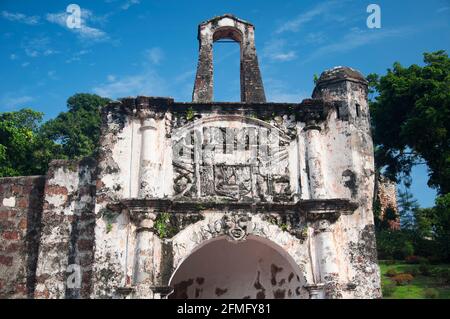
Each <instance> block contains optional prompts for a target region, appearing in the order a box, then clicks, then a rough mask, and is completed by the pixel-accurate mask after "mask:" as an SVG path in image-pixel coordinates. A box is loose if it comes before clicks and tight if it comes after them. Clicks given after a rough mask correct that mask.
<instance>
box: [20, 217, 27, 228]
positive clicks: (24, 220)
mask: <svg viewBox="0 0 450 319" xmlns="http://www.w3.org/2000/svg"><path fill="white" fill-rule="evenodd" d="M27 226H28V222H27V219H26V218H22V219H21V220H20V222H19V228H20V229H23V230H25V229H27Z"/></svg>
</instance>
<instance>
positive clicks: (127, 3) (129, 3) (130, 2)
mask: <svg viewBox="0 0 450 319" xmlns="http://www.w3.org/2000/svg"><path fill="white" fill-rule="evenodd" d="M140 2H141V1H140V0H127V1H125V3H124V4H122V5H121V6H120V8H121V9H122V10H128V9H129V8H130V7H131V6H132V5H135V4H139V3H140Z"/></svg>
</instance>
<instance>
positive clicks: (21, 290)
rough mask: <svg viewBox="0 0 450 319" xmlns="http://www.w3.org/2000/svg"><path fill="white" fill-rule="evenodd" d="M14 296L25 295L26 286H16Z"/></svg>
mask: <svg viewBox="0 0 450 319" xmlns="http://www.w3.org/2000/svg"><path fill="white" fill-rule="evenodd" d="M16 294H20V295H23V296H26V295H27V286H26V285H25V284H16Z"/></svg>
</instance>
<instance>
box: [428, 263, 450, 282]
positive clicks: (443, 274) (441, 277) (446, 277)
mask: <svg viewBox="0 0 450 319" xmlns="http://www.w3.org/2000/svg"><path fill="white" fill-rule="evenodd" d="M430 273H431V276H433V277H436V278H437V279H438V281H439V283H440V284H442V285H448V284H450V269H449V268H437V267H435V268H433V269H431V271H430Z"/></svg>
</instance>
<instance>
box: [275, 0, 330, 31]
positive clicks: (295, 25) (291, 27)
mask: <svg viewBox="0 0 450 319" xmlns="http://www.w3.org/2000/svg"><path fill="white" fill-rule="evenodd" d="M333 4H334V1H328V2H325V3H321V4H319V5H317V6H315V7H314V8H312V9H310V10H308V11H306V12H303V13H301V14H299V15H298V16H297V17H296V18H294V19H292V20H290V21H287V22H285V23H283V24H282V25H281V26H280V27H279V28H278V29H277V30H276V31H275V33H283V32H297V31H298V30H299V29H300V27H301V26H303V25H304V24H305V23H308V22H309V21H311V20H312V19H314V18H315V17H317V16H320V15H322V14H324V13H325V12H327V11H329V10H330V7H331V6H332V5H333Z"/></svg>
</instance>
